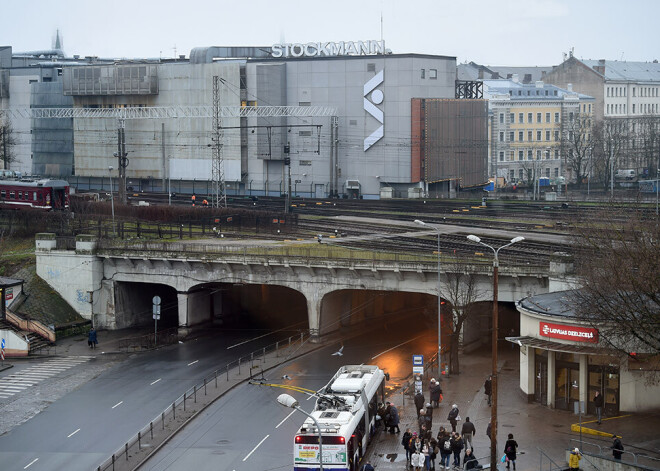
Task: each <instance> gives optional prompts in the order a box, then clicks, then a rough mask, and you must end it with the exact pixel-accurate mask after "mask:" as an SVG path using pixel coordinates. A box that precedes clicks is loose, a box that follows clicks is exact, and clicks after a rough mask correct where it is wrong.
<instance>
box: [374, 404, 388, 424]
mask: <svg viewBox="0 0 660 471" xmlns="http://www.w3.org/2000/svg"><path fill="white" fill-rule="evenodd" d="M386 413H387V410H386V409H385V404H383V403H382V402H381V403H380V404H378V411H377V412H376V414H377V416H378V417H380V419H378V418H376V429H378V428H380V425H381V424H384V423H385V414H386Z"/></svg>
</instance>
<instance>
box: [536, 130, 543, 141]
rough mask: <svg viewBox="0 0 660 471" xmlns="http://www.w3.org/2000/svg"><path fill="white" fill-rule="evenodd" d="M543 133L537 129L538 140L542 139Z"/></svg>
mask: <svg viewBox="0 0 660 471" xmlns="http://www.w3.org/2000/svg"><path fill="white" fill-rule="evenodd" d="M541 133H542V131H536V140H537V141H540V140H541Z"/></svg>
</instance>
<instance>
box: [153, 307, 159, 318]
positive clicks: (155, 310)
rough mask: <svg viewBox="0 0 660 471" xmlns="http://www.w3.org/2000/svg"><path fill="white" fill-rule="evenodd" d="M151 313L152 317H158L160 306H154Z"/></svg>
mask: <svg viewBox="0 0 660 471" xmlns="http://www.w3.org/2000/svg"><path fill="white" fill-rule="evenodd" d="M153 313H154V315H158V316H160V306H159V305H158V304H154V309H153Z"/></svg>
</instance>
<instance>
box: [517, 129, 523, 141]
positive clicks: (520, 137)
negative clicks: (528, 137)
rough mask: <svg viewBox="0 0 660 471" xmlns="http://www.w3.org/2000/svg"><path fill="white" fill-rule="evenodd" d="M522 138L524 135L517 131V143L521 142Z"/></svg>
mask: <svg viewBox="0 0 660 471" xmlns="http://www.w3.org/2000/svg"><path fill="white" fill-rule="evenodd" d="M523 138H524V133H523V131H518V141H519V142H522V141H523Z"/></svg>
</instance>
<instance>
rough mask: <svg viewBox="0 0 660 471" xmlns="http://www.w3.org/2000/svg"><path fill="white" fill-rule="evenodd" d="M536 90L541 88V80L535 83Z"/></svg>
mask: <svg viewBox="0 0 660 471" xmlns="http://www.w3.org/2000/svg"><path fill="white" fill-rule="evenodd" d="M536 88H543V80H537V81H536Z"/></svg>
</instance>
